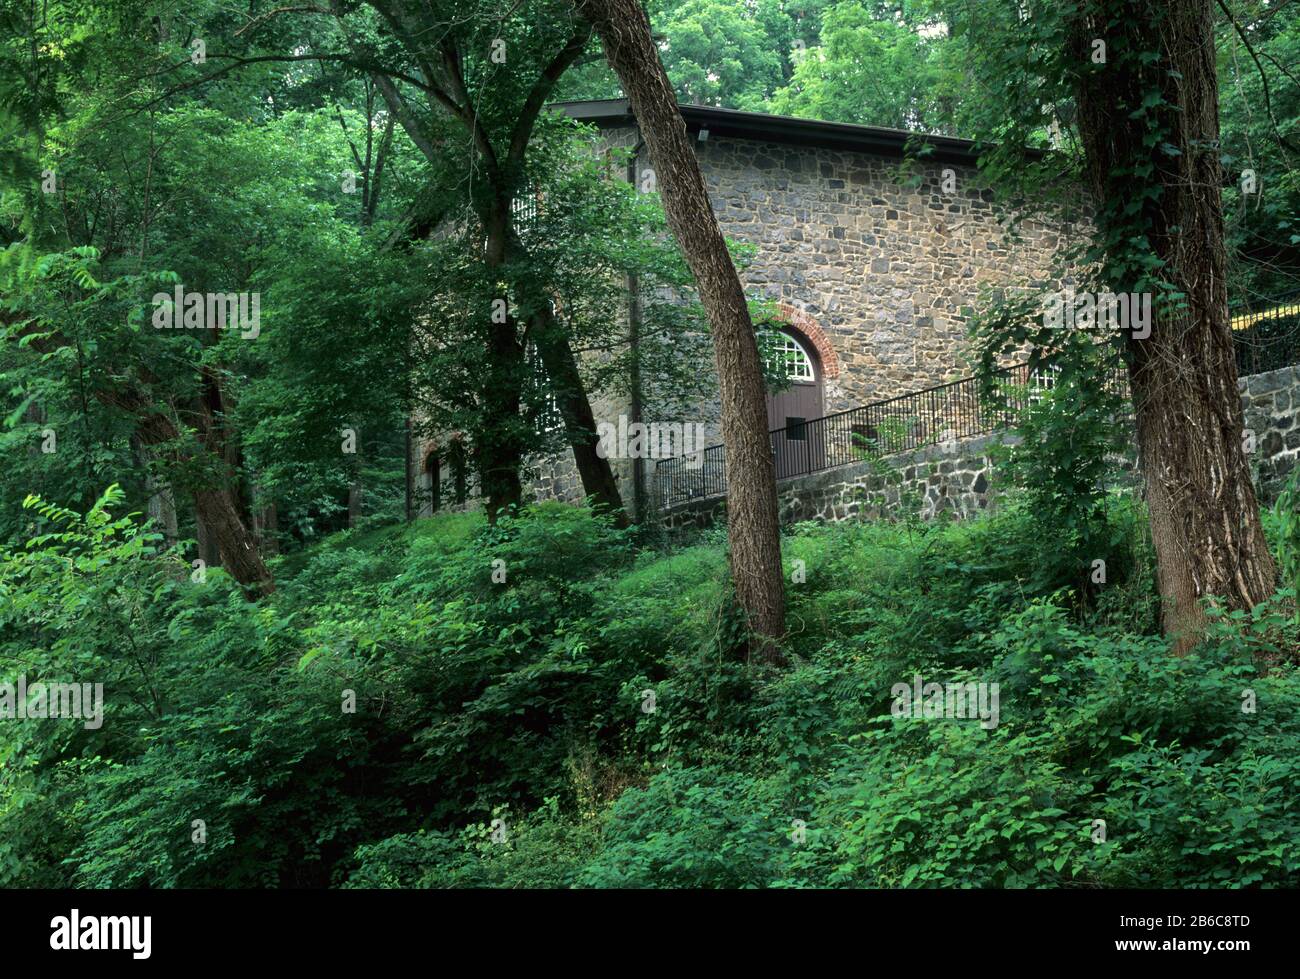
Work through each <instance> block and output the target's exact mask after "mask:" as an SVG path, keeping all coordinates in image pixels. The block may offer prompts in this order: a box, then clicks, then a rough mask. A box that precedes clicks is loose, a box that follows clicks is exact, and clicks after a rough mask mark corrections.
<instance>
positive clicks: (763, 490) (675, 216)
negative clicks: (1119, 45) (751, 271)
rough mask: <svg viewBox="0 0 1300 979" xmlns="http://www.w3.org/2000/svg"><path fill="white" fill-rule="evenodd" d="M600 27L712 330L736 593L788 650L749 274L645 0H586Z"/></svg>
mask: <svg viewBox="0 0 1300 979" xmlns="http://www.w3.org/2000/svg"><path fill="white" fill-rule="evenodd" d="M578 8H579V10H580V11H581V12H582V14H583V15H584V16H586V17H587V18H588V19H590V20H591V21H592V23H593V25H594V26H595V29H596V33H597V34H599V35H600V40H601V43H602V44H603V46H604V49H605V56H606V57H607V58H608V59H609V64H610V67H611V68H613V69H614V72H615V73H616V74H617V75H618V78H619V81H620V82H621V83H622V86H623V91H624V92H626V93H627V96H628V99H629V100H630V101H631V103H632V110H633V112H634V113H635V115H636V118H637V121H638V123H640V126H641V133H642V137H643V138H644V140H645V144H646V148H647V150H648V151H649V154H650V159H651V161H652V162H653V164H654V167H655V170H656V172H657V175H658V183H659V191H660V194H661V196H662V198H663V203H664V211H665V213H666V216H667V218H668V226H669V227H670V228H671V229H672V231H673V234H674V235H675V236H676V238H677V241H678V244H679V245H680V246H681V249H682V252H683V253H684V254H685V256H686V260H687V262H688V263H689V264H690V267H691V271H692V273H694V276H695V283H696V287H697V288H698V290H699V294H700V301H701V302H702V303H703V305H704V308H705V310H706V311H707V312H708V316H709V323H710V326H711V327H712V332H713V351H714V360H715V362H716V364H717V369H718V387H719V393H720V395H721V401H722V438H723V441H724V442H725V443H726V446H727V452H726V459H727V486H728V491H727V531H728V537H729V540H730V559H731V574H732V579H733V581H734V583H735V588H736V599H737V602H738V603H739V605H740V607H741V608H742V609H743V610H744V612H745V614H746V615H747V617H748V619H749V625H750V627H751V628H752V629H753V630H754V631H755V632H756V633H757V634H758V635H759V636H761V637H764V639H765V640H766V641H762V642H760V643H759V644H758V648H757V650H756V652H757V654H758V655H759V656H760V657H761V658H763V659H766V660H769V661H776V660H779V658H780V655H781V654H780V651H779V648H778V647H777V646H776V644H775V642H774V641H772V640H775V639H776V638H778V637H780V636H781V635H783V634H784V632H785V587H784V582H783V580H782V573H781V538H780V527H779V524H778V521H777V505H776V478H775V473H774V470H773V462H772V447H771V443H770V441H769V440H768V431H767V406H766V395H765V392H764V389H763V373H762V365H761V362H760V360H759V354H758V343H757V341H756V340H755V337H754V327H753V324H752V322H751V321H750V318H749V309H748V307H747V306H746V304H745V294H744V290H743V289H742V288H741V285H740V277H739V276H738V275H737V274H736V267H735V265H733V264H732V261H731V256H730V255H729V254H728V252H727V245H726V241H725V240H724V239H723V237H722V231H721V229H720V228H719V227H718V221H717V218H716V217H714V214H713V208H712V206H711V205H710V203H709V195H708V192H707V191H706V189H705V186H704V177H703V175H702V174H701V173H700V167H699V162H698V161H697V160H696V159H695V153H694V150H693V148H692V146H691V142H690V140H689V138H688V137H687V132H686V124H685V122H684V121H683V120H682V117H681V114H680V113H679V111H678V109H677V98H676V96H675V95H674V94H673V88H672V84H671V83H670V82H669V81H668V75H667V73H666V72H665V71H664V67H663V64H662V63H661V62H660V60H659V52H658V49H657V48H656V47H655V42H654V39H653V37H652V36H651V33H650V22H649V20H647V18H646V14H645V11H644V10H642V8H641V4H640V3H639V2H638V0H578Z"/></svg>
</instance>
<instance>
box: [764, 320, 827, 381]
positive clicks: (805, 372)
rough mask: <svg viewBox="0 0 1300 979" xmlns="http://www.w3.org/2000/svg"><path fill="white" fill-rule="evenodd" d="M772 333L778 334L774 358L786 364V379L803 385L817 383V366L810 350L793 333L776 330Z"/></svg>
mask: <svg viewBox="0 0 1300 979" xmlns="http://www.w3.org/2000/svg"><path fill="white" fill-rule="evenodd" d="M770 332H772V333H775V334H776V340H777V341H778V342H777V350H776V353H775V355H774V356H775V357H780V358H781V359H782V360H783V361H784V362H785V365H786V377H787V378H788V379H789V380H791V381H795V382H797V383H801V384H815V383H816V382H817V366H816V364H815V363H814V362H813V358H812V354H811V353H809V352H808V348H807V347H805V346H804V345H803V343H801V342H800V340H799V338H798V337H796V336H795V335H794V334H793V333H787V332H786V331H785V330H776V329H773V330H771V331H770Z"/></svg>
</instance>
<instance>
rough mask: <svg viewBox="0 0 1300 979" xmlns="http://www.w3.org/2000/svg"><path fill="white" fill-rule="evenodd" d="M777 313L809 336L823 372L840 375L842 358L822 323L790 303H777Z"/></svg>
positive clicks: (783, 319)
mask: <svg viewBox="0 0 1300 979" xmlns="http://www.w3.org/2000/svg"><path fill="white" fill-rule="evenodd" d="M776 315H777V317H778V318H779V319H780V320H781V321H782V322H783V323H788V324H790V325H791V326H793V327H794V328H795V329H796V330H798V331H799V332H800V333H802V334H803V335H804V336H806V337H807V338H808V342H809V343H811V344H812V345H813V348H814V349H815V350H816V351H817V356H818V358H819V359H820V360H821V362H822V373H823V374H825V375H826V376H827V377H828V378H836V377H839V376H840V358H839V356H838V355H837V354H836V353H835V348H834V347H832V346H831V340H830V337H828V336H827V335H826V331H825V330H823V329H822V327H821V324H820V323H818V322H817V321H816V320H815V319H813V318H812V317H811V316H809V315H808V314H807V313H805V312H804V311H803V310H802V309H795V308H794V307H793V306H791V305H790V304H789V303H777V304H776Z"/></svg>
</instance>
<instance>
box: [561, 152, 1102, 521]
mask: <svg viewBox="0 0 1300 979" xmlns="http://www.w3.org/2000/svg"><path fill="white" fill-rule="evenodd" d="M601 135H602V141H603V143H604V144H605V145H606V146H609V147H622V148H629V149H630V148H632V147H634V146H635V145H636V143H637V133H636V131H635V130H634V129H631V128H611V129H606V130H604V131H603V132H602V134H601ZM694 145H695V147H696V152H697V157H698V159H699V162H700V168H701V171H702V172H703V174H704V178H705V181H706V184H707V187H708V191H709V195H710V198H711V200H712V202H713V206H714V212H715V213H716V215H717V217H718V221H719V224H720V225H721V227H722V231H723V233H724V234H725V235H727V236H728V237H729V238H730V239H732V240H734V241H737V242H741V243H744V244H746V245H749V246H752V247H753V249H754V254H753V256H752V258H751V259H750V260H749V263H748V266H747V267H746V268H745V269H744V270H742V274H741V277H742V281H743V282H744V285H745V287H746V291H747V292H748V293H749V294H750V295H755V296H761V297H764V298H767V299H770V300H773V301H774V302H775V303H776V304H777V307H778V310H779V314H780V316H781V317H782V318H783V319H785V320H786V321H788V322H790V323H791V324H792V325H794V326H796V327H797V328H798V329H800V331H801V332H803V333H804V334H805V335H806V336H809V337H810V338H811V339H812V341H813V343H814V345H815V346H816V347H817V349H818V351H819V353H820V355H821V360H822V365H823V374H824V410H825V412H826V414H832V413H834V412H837V411H842V410H845V409H848V408H852V407H856V406H858V405H862V404H867V403H869V402H873V401H880V400H883V399H885V398H890V397H895V396H897V395H901V394H906V393H908V392H911V391H916V390H919V389H922V388H927V387H931V386H934V385H936V384H942V383H944V382H946V381H950V380H955V379H957V378H960V377H964V376H967V375H969V373H970V368H969V366H968V363H967V360H966V355H967V353H968V351H967V327H968V317H969V314H970V311H971V309H972V308H973V307H974V306H976V305H977V303H978V302H979V300H980V296H981V292H982V291H984V290H987V289H991V288H1004V289H1026V288H1029V289H1035V290H1053V289H1057V288H1060V286H1061V283H1060V282H1059V281H1057V280H1055V279H1053V278H1052V275H1053V263H1054V261H1055V259H1056V257H1057V254H1058V252H1059V251H1060V250H1061V249H1062V248H1063V247H1064V246H1065V245H1067V244H1069V243H1070V241H1071V240H1072V239H1073V238H1074V236H1075V235H1077V234H1078V233H1080V231H1081V229H1082V228H1084V227H1086V225H1083V224H1081V223H1076V221H1075V219H1074V217H1073V216H1072V213H1071V212H1076V213H1077V212H1079V209H1080V205H1079V204H1078V203H1077V202H1076V203H1075V204H1074V205H1073V206H1072V208H1071V210H1070V211H1066V210H1062V211H1061V212H1060V213H1054V214H1053V213H1047V212H1044V211H1043V208H1044V206H1045V205H1043V204H1042V203H1041V202H1040V203H1039V204H1038V205H1037V206H1036V209H1035V213H1039V216H1034V214H1029V215H1025V216H1023V218H1022V220H1021V221H1020V223H1019V226H1018V229H1017V233H1016V234H1012V233H1010V232H1009V231H1008V230H1007V229H1006V227H1005V226H1004V221H1005V220H1006V219H1007V218H1008V217H1010V216H1011V211H1010V209H1008V208H1007V207H1005V206H1004V205H1003V204H1002V203H1001V202H999V201H997V200H995V198H994V194H993V192H992V190H990V189H989V188H988V186H987V185H986V184H985V183H984V182H983V180H982V179H981V177H980V175H979V172H978V171H977V170H976V169H975V168H974V167H969V166H962V165H959V164H948V163H912V164H908V165H907V167H906V168H905V167H904V164H903V161H901V160H900V159H897V158H893V157H887V156H878V155H873V154H866V153H860V152H851V151H846V150H832V149H825V148H820V147H815V146H795V145H789V144H783V143H776V142H761V141H756V140H747V139H732V138H717V137H715V138H711V139H708V140H705V141H702V142H700V141H696V142H695V143H694ZM649 166H650V163H649V160H648V157H647V156H646V154H645V153H644V151H642V153H641V155H640V157H639V158H638V159H637V160H636V161H635V169H636V172H637V173H638V175H639V176H638V182H639V180H640V176H641V175H644V173H645V171H646V168H648V167H649ZM946 171H951V173H952V174H953V176H954V177H955V187H954V188H953V189H952V191H951V192H948V191H946V190H945V172H946ZM1040 212H1041V213H1040ZM698 359H699V360H700V371H701V372H702V374H706V375H708V376H710V377H711V376H712V371H713V365H712V362H711V358H710V357H702V358H698ZM646 384H647V385H648V386H652V385H653V384H654V380H653V378H647V379H646ZM712 387H713V389H714V390H716V381H714V382H713V384H712ZM601 407H602V408H603V409H604V414H601V413H600V412H599V411H598V413H597V415H598V417H597V420H598V421H601V420H609V421H613V420H614V419H615V418H616V417H617V415H618V414H619V413H620V412H625V411H627V410H628V408H627V407H626V406H625V405H620V404H617V403H609V402H607V403H605V404H604V405H602V406H601ZM719 413H720V412H719V405H718V403H717V399H716V396H714V397H711V398H707V399H705V400H704V401H703V402H702V403H700V404H698V405H696V406H694V407H692V408H691V409H690V411H689V412H688V415H689V417H683V418H674V419H668V418H664V419H648V420H657V421H665V422H666V421H683V422H692V423H694V422H698V423H701V424H704V425H705V426H706V428H707V429H708V433H709V441H710V443H711V444H715V443H717V442H720V441H721V438H720V424H719V422H720V419H719ZM606 416H608V417H606ZM560 465H561V466H564V465H567V466H568V467H570V468H571V467H572V460H571V458H569V454H568V453H564V456H563V458H562V459H561V460H560ZM648 468H649V467H648ZM543 469H544V470H546V471H545V473H544V474H543V478H542V480H541V481H540V482H539V483H538V484H537V486H536V489H537V492H538V494H539V496H540V497H542V498H559V499H574V498H575V489H574V485H573V483H572V480H568V479H566V478H564V477H563V476H562V475H561V474H560V472H559V470H557V469H555V468H554V467H552V466H550V465H549V464H547V465H544V466H543ZM620 475H621V476H622V477H623V479H622V482H623V485H624V486H625V487H626V488H625V495H628V496H630V495H631V489H632V486H631V472H630V468H629V467H627V466H623V467H621V471H620ZM578 495H580V491H578Z"/></svg>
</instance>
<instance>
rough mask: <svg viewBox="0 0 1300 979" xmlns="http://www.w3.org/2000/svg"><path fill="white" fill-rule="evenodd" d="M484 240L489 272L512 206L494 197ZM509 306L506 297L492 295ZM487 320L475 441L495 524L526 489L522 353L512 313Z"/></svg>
mask: <svg viewBox="0 0 1300 979" xmlns="http://www.w3.org/2000/svg"><path fill="white" fill-rule="evenodd" d="M481 219H482V221H483V228H484V231H485V232H486V236H487V241H486V244H485V247H484V255H483V259H484V262H485V264H486V265H487V267H488V268H489V269H491V270H493V271H496V270H498V269H500V268H501V267H502V266H503V265H504V264H505V261H506V247H507V243H508V240H509V234H510V202H509V200H506V199H503V198H502V197H501V196H499V195H498V196H496V197H494V198H493V199H492V200H491V201H490V202H489V203H488V206H487V208H486V209H485V211H484V212H483V213H482V214H481ZM494 298H495V299H502V300H505V301H506V302H507V303H508V302H509V298H510V297H508V296H499V297H494ZM483 315H484V316H485V317H486V318H487V319H488V324H487V330H488V337H487V355H488V358H487V359H488V362H487V365H486V372H485V375H484V383H483V386H482V388H481V392H482V399H483V408H484V416H485V417H484V424H483V431H482V433H481V435H482V437H481V438H479V439H477V440H476V444H475V453H476V455H477V457H478V470H479V480H480V484H481V487H482V493H483V496H484V497H485V498H486V499H487V516H488V520H489V521H490V522H492V523H495V522H496V520H497V517H498V516H499V515H500V513H501V511H502V510H505V509H508V508H510V507H517V506H518V505H519V504H520V502H521V500H522V499H523V493H524V487H523V483H522V482H521V481H520V479H519V470H520V468H521V467H522V466H523V460H524V442H523V430H522V424H523V420H522V419H521V417H520V414H519V407H520V403H521V400H522V399H521V398H520V393H519V392H520V386H521V385H522V383H523V377H524V351H523V347H522V346H521V345H520V343H519V337H518V329H517V322H518V321H517V320H516V319H515V315H514V312H513V311H512V310H508V311H507V315H505V316H503V317H502V318H501V320H502V321H501V322H496V321H495V319H496V317H495V316H494V315H493V311H492V310H491V309H485V310H484V311H483Z"/></svg>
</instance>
